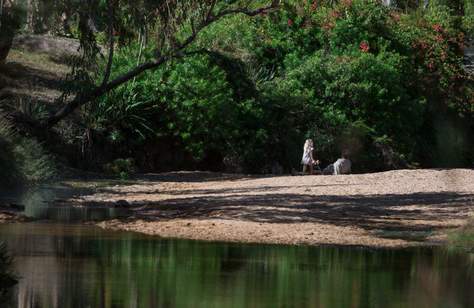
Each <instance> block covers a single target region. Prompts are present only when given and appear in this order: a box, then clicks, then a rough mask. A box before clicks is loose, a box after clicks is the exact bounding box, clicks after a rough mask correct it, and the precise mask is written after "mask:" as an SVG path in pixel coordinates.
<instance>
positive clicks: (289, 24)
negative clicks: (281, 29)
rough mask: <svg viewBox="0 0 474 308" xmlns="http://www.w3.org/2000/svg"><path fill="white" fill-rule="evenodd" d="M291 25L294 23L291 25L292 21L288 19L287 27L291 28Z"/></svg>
mask: <svg viewBox="0 0 474 308" xmlns="http://www.w3.org/2000/svg"><path fill="white" fill-rule="evenodd" d="M293 24H294V23H293V20H291V19H288V26H289V27H291V26H293Z"/></svg>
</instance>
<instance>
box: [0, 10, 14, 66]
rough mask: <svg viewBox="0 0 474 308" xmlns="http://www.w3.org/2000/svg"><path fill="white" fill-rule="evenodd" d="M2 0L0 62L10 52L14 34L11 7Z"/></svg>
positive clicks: (1, 62)
mask: <svg viewBox="0 0 474 308" xmlns="http://www.w3.org/2000/svg"><path fill="white" fill-rule="evenodd" d="M5 4H6V3H4V1H2V2H1V5H2V7H1V14H0V64H3V63H4V62H5V59H6V58H7V56H8V53H9V52H10V49H11V47H12V44H13V37H14V36H15V26H14V25H13V24H12V20H11V19H12V18H11V17H12V16H11V15H12V12H11V11H12V7H11V3H8V4H10V5H5Z"/></svg>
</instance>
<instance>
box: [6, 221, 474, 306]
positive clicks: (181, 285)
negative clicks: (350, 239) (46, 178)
mask: <svg viewBox="0 0 474 308" xmlns="http://www.w3.org/2000/svg"><path fill="white" fill-rule="evenodd" d="M2 239H3V240H6V241H7V242H8V243H9V246H10V248H11V250H12V253H13V254H14V255H15V259H16V262H15V263H16V269H17V271H18V273H19V275H20V276H21V280H20V283H19V285H18V287H17V288H16V289H17V290H16V303H15V307H64V308H67V307H387V308H389V307H474V295H473V294H472V290H474V269H473V268H472V264H473V262H472V256H471V257H470V255H468V254H447V253H445V252H444V251H442V250H432V249H412V250H365V249H356V248H314V247H289V246H262V245H233V244H219V243H203V242H194V241H181V240H159V239H156V238H152V237H147V236H143V235H138V234H133V233H124V232H109V231H104V230H100V229H97V228H93V227H90V226H86V227H84V226H77V225H64V224H39V223H28V224H15V225H5V226H0V240H2Z"/></svg>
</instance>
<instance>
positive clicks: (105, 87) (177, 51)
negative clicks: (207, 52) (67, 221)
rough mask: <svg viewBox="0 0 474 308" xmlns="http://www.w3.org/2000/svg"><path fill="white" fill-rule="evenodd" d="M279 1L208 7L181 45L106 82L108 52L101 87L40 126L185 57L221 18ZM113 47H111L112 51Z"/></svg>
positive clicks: (262, 10)
mask: <svg viewBox="0 0 474 308" xmlns="http://www.w3.org/2000/svg"><path fill="white" fill-rule="evenodd" d="M278 5H279V1H273V2H272V4H271V5H269V6H265V7H261V8H257V9H249V8H248V7H242V8H235V9H227V10H222V11H220V12H218V13H217V14H215V15H213V14H212V11H211V10H213V9H214V5H211V6H210V9H209V11H208V12H207V14H206V18H204V20H203V21H202V22H201V23H199V24H198V25H196V26H193V28H194V30H193V31H192V33H191V34H190V35H189V36H188V37H187V38H186V39H185V40H184V41H183V42H182V43H181V44H178V45H176V46H175V47H174V48H173V49H174V50H171V51H170V52H169V53H168V55H165V56H159V57H158V58H157V59H156V60H154V61H149V62H146V63H143V64H141V65H138V66H137V67H135V68H134V69H132V70H130V71H128V72H127V73H124V74H122V75H120V76H118V77H117V78H115V79H113V80H111V81H108V78H109V75H110V69H111V63H112V59H111V57H113V54H112V56H111V52H112V51H111V52H109V61H108V64H107V68H106V74H105V76H104V80H103V82H102V84H101V85H99V86H97V87H95V88H93V89H92V90H91V91H90V92H88V93H85V94H78V95H76V97H75V98H74V99H73V100H72V101H70V102H68V103H66V105H64V106H63V107H62V108H60V109H59V110H58V111H57V112H56V113H54V114H53V115H52V116H50V117H49V118H48V119H46V121H44V122H43V123H42V124H41V125H42V126H44V127H49V128H50V127H52V126H54V125H56V124H57V123H58V122H59V121H61V120H62V119H64V118H65V117H67V116H68V115H70V114H71V113H72V112H74V110H76V109H77V108H79V107H81V106H82V105H85V104H87V103H90V102H92V101H94V100H95V99H97V98H99V97H101V96H102V95H104V94H106V93H107V92H109V91H110V90H112V89H114V88H116V87H118V86H120V85H121V84H124V83H126V82H127V81H129V80H131V79H133V78H134V77H137V76H138V75H140V74H142V73H143V72H145V71H147V70H151V69H155V68H157V67H159V66H161V65H162V64H164V63H165V62H167V61H169V60H171V59H176V58H181V57H184V56H186V55H187V54H186V53H184V50H185V49H186V48H187V47H188V46H189V45H190V44H191V43H193V42H194V41H195V39H196V38H197V36H198V34H199V33H200V32H201V31H202V30H203V29H204V28H206V27H208V26H209V25H211V24H213V23H214V22H216V21H218V20H219V19H221V18H224V17H226V16H230V15H235V14H244V15H247V16H256V15H259V14H262V13H266V12H269V11H271V10H274V9H276V8H278ZM112 45H113V43H112ZM112 48H113V47H111V49H112Z"/></svg>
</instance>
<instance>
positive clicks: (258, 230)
mask: <svg viewBox="0 0 474 308" xmlns="http://www.w3.org/2000/svg"><path fill="white" fill-rule="evenodd" d="M74 202H78V204H79V205H80V206H101V205H104V204H107V205H113V204H115V205H116V204H120V206H130V207H132V208H133V210H132V213H133V214H132V215H131V217H129V218H127V219H124V220H111V221H105V222H101V223H99V225H100V226H101V227H104V228H111V229H120V230H130V231H136V232H143V233H147V234H154V235H158V236H162V237H173V238H188V239H199V240H210V241H231V242H248V243H282V244H308V245H320V244H336V245H339V244H340V245H363V246H377V247H400V246H412V245H423V244H436V243H439V242H442V241H444V240H445V238H446V231H447V230H450V229H453V228H456V227H459V226H462V225H463V224H465V223H466V221H467V220H468V219H469V218H470V216H471V215H472V213H473V210H474V171H473V170H468V169H454V170H398V171H390V172H383V173H374V174H361V175H346V176H275V177H248V176H239V175H220V174H215V173H202V172H176V173H166V174H157V175H147V176H143V177H141V178H140V179H138V180H137V181H136V182H134V183H133V184H130V185H115V186H109V187H103V188H100V189H99V190H98V192H97V193H95V194H92V195H88V196H83V197H80V198H79V199H76V200H74Z"/></svg>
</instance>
